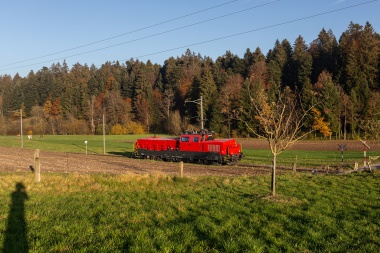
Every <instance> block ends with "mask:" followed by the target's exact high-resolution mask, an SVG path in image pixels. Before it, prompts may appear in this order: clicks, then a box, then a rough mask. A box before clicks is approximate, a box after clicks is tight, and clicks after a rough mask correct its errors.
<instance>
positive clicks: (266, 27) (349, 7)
mask: <svg viewBox="0 0 380 253" xmlns="http://www.w3.org/2000/svg"><path fill="white" fill-rule="evenodd" d="M377 1H378V0H371V1H367V2H363V3H359V4H354V5H350V6H346V7H342V8H339V9H335V10H331V11H326V12H322V13H317V14H313V15H310V16H306V17H302V18H297V19H292V20H289V21H285V22H281V23H277V24H273V25H268V26H263V27H260V28H256V29H252V30H249V31H244V32H239V33H235V34H230V35H226V36H223V37H219V38H214V39H210V40H206V41H201V42H196V43H192V44H188V45H185V46H180V47H176V48H171V49H166V50H162V51H158V52H154V53H149V54H144V55H140V56H135V57H131V58H136V59H138V58H143V57H147V56H151V55H156V54H161V53H166V52H170V51H175V50H178V49H183V48H189V47H193V46H198V45H202V44H206V43H210V42H214V41H218V40H223V39H228V38H232V37H236V36H240V35H244V34H247V33H252V32H257V31H261V30H266V29H270V28H273V27H278V26H282V25H287V24H290V23H295V22H299V21H303V20H306V19H311V18H315V17H319V16H323V15H327V14H331V13H335V12H339V11H343V10H347V9H352V8H355V7H359V6H362V5H366V4H370V3H373V2H377ZM126 60H128V59H124V60H122V61H126Z"/></svg>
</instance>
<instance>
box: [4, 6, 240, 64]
mask: <svg viewBox="0 0 380 253" xmlns="http://www.w3.org/2000/svg"><path fill="white" fill-rule="evenodd" d="M237 1H238V0H232V1H229V2H225V3H221V4H218V5H215V6H211V7H209V8H205V9H202V10H199V11H195V12H192V13H189V14H185V15H183V16H179V17H176V18H172V19H169V20H165V21H162V22H159V23H156V24H153V25H148V26H145V27H143V28H139V29H135V30H132V31H129V32H126V33H122V34H119V35H115V36H112V37H109V38H105V39H101V40H97V41H94V42H90V43H87V44H84V45H80V46H76V47H72V48H69V49H65V50H61V51H58V52H54V53H50V54H46V55H42V56H38V57H34V58H30V59H26V60H22V61H18V62H13V63H8V64H4V65H0V67H5V66H10V65H15V64H18V63H23V62H28V61H33V60H37V59H41V58H45V57H48V56H53V55H57V54H61V53H65V52H69V51H73V50H76V49H80V48H84V47H88V46H91V45H95V44H98V43H101V42H105V41H108V40H112V39H116V38H119V37H122V36H125V35H129V34H133V33H136V32H141V31H144V30H147V29H150V28H153V27H156V26H160V25H163V24H167V23H170V22H173V21H177V20H180V19H183V18H187V17H190V16H193V15H196V14H200V13H202V12H206V11H209V10H212V9H216V8H219V7H222V6H224V5H228V4H231V3H233V2H237Z"/></svg>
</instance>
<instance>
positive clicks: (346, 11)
mask: <svg viewBox="0 0 380 253" xmlns="http://www.w3.org/2000/svg"><path fill="white" fill-rule="evenodd" d="M354 5H358V6H355V7H350V6H354ZM1 9H2V11H1V15H0V31H1V37H0V38H1V44H0V75H5V74H10V75H11V76H14V75H15V74H16V73H19V74H20V75H21V76H26V75H28V73H29V72H30V70H33V71H34V72H36V71H38V70H40V69H41V68H42V67H43V66H46V67H50V66H51V65H52V63H57V62H60V63H62V62H63V60H66V62H67V64H68V66H69V67H70V68H71V66H72V65H73V64H75V63H80V64H82V65H84V64H87V65H89V66H90V65H91V64H94V65H96V66H97V67H100V66H101V64H103V63H105V62H106V61H111V62H112V61H116V60H118V61H120V62H121V63H123V62H125V61H126V60H128V59H130V58H138V59H139V60H141V61H144V62H146V61H147V60H151V62H153V63H158V64H161V65H162V64H163V63H164V61H165V60H166V59H168V58H169V57H171V56H173V57H177V56H181V55H182V54H184V53H185V51H186V49H187V48H189V49H190V50H191V51H193V52H195V53H196V54H198V53H199V54H201V55H202V56H209V57H211V58H212V59H213V60H215V59H216V58H217V57H218V56H222V55H224V54H225V53H226V51H227V50H229V51H231V52H232V53H233V54H237V55H239V56H240V57H243V55H244V52H245V51H246V49H247V48H250V49H251V51H254V50H255V49H256V48H257V47H259V48H260V49H261V50H262V52H263V53H264V54H266V53H267V52H268V50H270V49H271V48H273V46H274V43H275V41H276V39H279V40H280V41H281V40H283V39H288V40H289V41H290V43H292V44H293V43H294V41H295V39H296V38H297V37H298V36H299V35H301V36H302V37H303V38H304V39H305V41H306V43H307V44H309V43H310V42H312V41H313V40H314V39H316V38H317V36H318V33H319V32H320V31H321V30H322V28H324V29H326V30H329V29H331V30H332V31H333V33H334V34H335V36H336V37H337V39H339V37H340V35H341V34H342V32H344V31H345V30H346V29H347V27H348V25H349V23H350V21H352V22H354V23H358V24H360V25H365V23H366V21H369V22H370V23H371V24H372V26H373V27H374V29H375V31H376V32H378V33H379V32H380V16H379V10H380V1H376V0H374V1H371V0H319V1H317V0H219V1H217V0H192V1H185V0H176V1H175V0H160V1H158V0H129V1H127V0H125V1H121V0H107V1H100V0H91V1H89V0H60V1H55V0H34V1H30V0H16V1H4V2H3V3H2V4H1Z"/></svg>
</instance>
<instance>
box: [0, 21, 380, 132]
mask: <svg viewBox="0 0 380 253" xmlns="http://www.w3.org/2000/svg"><path fill="white" fill-rule="evenodd" d="M284 89H288V90H290V91H291V94H292V95H293V96H295V97H296V98H297V101H298V105H297V108H299V110H301V109H302V108H308V107H310V106H311V105H315V106H314V109H313V110H312V111H311V112H310V117H309V120H307V121H305V123H304V126H303V128H304V129H310V128H312V127H313V126H315V125H316V124H318V121H320V122H323V125H324V126H325V128H327V129H325V130H326V131H319V132H318V134H317V135H313V136H314V137H315V136H319V137H321V138H334V139H351V138H358V137H362V138H373V139H379V138H380V36H379V34H378V33H377V32H376V31H375V30H374V28H373V27H372V25H371V24H370V23H368V22H367V23H366V24H364V25H360V24H355V23H353V22H351V23H350V24H349V25H348V28H347V30H346V31H344V32H343V33H342V34H341V36H340V37H339V39H337V38H336V37H335V35H334V33H333V31H331V30H325V29H322V30H321V31H320V33H319V34H318V35H317V36H316V39H314V40H313V41H312V42H310V44H307V43H306V42H305V40H304V38H303V37H302V36H301V35H300V36H299V37H298V38H297V39H296V40H295V41H294V43H293V44H292V43H291V42H289V41H288V40H287V39H283V40H282V41H280V40H277V41H275V43H274V46H273V48H272V49H271V50H269V51H268V52H267V53H266V55H265V54H264V53H263V52H262V51H261V50H260V48H256V49H255V50H254V51H251V50H250V49H249V48H247V49H246V51H245V53H244V56H243V57H239V56H238V55H236V54H234V53H232V52H230V51H228V50H227V51H226V53H225V54H224V55H222V56H220V57H218V58H217V59H215V60H213V59H211V58H210V57H207V56H202V55H200V54H196V53H194V52H192V51H191V50H190V49H188V50H186V52H185V53H184V54H183V55H181V56H180V57H176V58H174V57H170V58H169V59H167V60H166V61H165V62H164V64H163V66H161V65H159V64H152V63H151V61H149V60H147V61H146V62H141V61H139V60H138V59H130V60H128V61H126V62H123V63H120V62H106V63H104V64H103V65H102V66H101V67H95V66H94V65H91V66H88V65H87V64H84V65H81V64H79V63H77V64H74V65H73V66H72V67H71V68H69V66H67V64H66V62H65V61H63V62H62V63H55V64H52V65H51V66H50V67H43V68H42V69H40V70H38V71H37V72H34V71H30V72H29V74H28V75H27V76H25V77H21V76H20V75H18V74H16V75H15V76H13V77H12V76H10V75H2V76H0V134H1V135H16V134H18V133H20V119H21V118H22V119H23V120H22V121H23V124H24V127H23V133H24V134H38V135H42V134H101V133H102V129H103V122H105V124H104V127H105V129H106V132H107V134H131V133H133V134H139V133H167V134H178V133H179V132H181V131H183V130H187V129H191V128H195V129H198V128H199V127H200V125H201V124H200V123H201V122H200V121H201V120H200V119H201V115H200V112H201V110H200V103H199V99H200V97H202V105H203V118H204V122H203V123H204V126H205V128H207V129H210V130H213V131H215V132H216V133H217V134H218V135H219V136H225V137H230V136H232V137H248V136H252V133H251V132H250V131H249V129H248V128H247V124H244V123H245V122H247V121H251V122H249V124H250V125H251V126H255V124H256V123H255V122H254V121H255V117H254V115H253V116H252V115H247V114H248V112H249V113H251V107H252V103H251V102H252V101H253V100H254V99H255V94H257V92H259V91H265V93H266V94H267V97H268V99H269V100H275V99H276V96H277V95H278V93H279V92H281V91H282V90H284ZM103 120H104V121H103Z"/></svg>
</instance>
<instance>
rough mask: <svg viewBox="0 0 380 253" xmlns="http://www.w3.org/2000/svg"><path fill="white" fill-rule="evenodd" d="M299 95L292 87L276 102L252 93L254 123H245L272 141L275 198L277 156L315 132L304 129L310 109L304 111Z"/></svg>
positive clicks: (272, 186)
mask: <svg viewBox="0 0 380 253" xmlns="http://www.w3.org/2000/svg"><path fill="white" fill-rule="evenodd" d="M298 101H299V100H298V99H297V96H296V95H295V93H293V92H292V91H291V90H290V89H289V88H288V87H286V88H285V89H284V90H282V91H279V92H278V96H277V97H276V98H275V99H274V100H272V101H271V100H270V99H269V98H268V94H267V93H266V91H265V90H264V89H261V90H260V91H259V92H258V94H255V96H253V94H251V106H252V108H253V112H252V113H251V119H252V120H251V121H250V122H248V121H245V124H246V126H247V128H248V129H249V130H250V131H252V132H253V133H254V134H255V135H256V136H258V137H259V138H264V139H266V140H267V141H268V143H269V147H270V150H271V153H272V180H271V195H272V196H276V167H277V165H276V164H277V156H278V155H279V154H281V153H282V152H283V151H284V150H287V149H289V148H290V147H291V146H292V145H293V144H295V143H296V142H297V141H298V140H300V139H302V138H304V137H305V136H307V135H308V134H310V133H311V132H312V131H314V129H312V128H311V129H306V130H305V129H303V126H304V122H305V120H306V117H307V115H308V114H309V113H310V110H311V109H312V108H309V109H306V110H305V109H303V108H300V106H299V104H300V103H298Z"/></svg>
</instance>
